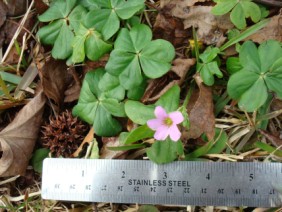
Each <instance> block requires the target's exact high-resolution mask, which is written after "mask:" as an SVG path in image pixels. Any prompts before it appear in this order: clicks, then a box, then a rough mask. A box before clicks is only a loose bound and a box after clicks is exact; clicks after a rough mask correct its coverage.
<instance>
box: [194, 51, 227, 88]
mask: <svg viewBox="0 0 282 212" xmlns="http://www.w3.org/2000/svg"><path fill="white" fill-rule="evenodd" d="M219 53H220V50H219V48H216V47H208V48H207V49H206V50H205V51H204V53H202V54H200V56H199V58H200V60H201V62H198V63H197V71H198V72H200V75H201V78H202V80H203V81H204V83H205V84H206V85H209V86H211V85H213V84H214V75H216V76H217V77H218V78H222V77H223V74H222V72H221V71H220V69H219V67H218V60H217V57H218V54H219Z"/></svg>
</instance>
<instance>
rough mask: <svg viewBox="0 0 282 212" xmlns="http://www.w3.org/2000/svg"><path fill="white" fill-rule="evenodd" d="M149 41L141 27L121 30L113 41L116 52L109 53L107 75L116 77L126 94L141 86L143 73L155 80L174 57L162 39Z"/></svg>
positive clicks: (146, 28)
mask: <svg viewBox="0 0 282 212" xmlns="http://www.w3.org/2000/svg"><path fill="white" fill-rule="evenodd" d="M151 39H152V31H151V29H150V28H149V27H148V26H146V25H143V24H140V25H136V26H134V27H132V29H131V30H130V31H129V30H128V29H125V28H123V29H122V30H121V31H120V33H119V35H118V38H117V40H116V41H115V49H114V50H113V51H112V52H111V55H110V59H109V61H108V63H107V65H106V71H107V72H108V73H110V74H112V75H115V76H118V77H119V81H120V84H121V85H122V86H123V87H124V88H125V89H127V90H129V89H132V88H134V87H135V86H138V85H140V84H141V83H142V82H143V74H142V71H143V72H144V74H145V75H146V76H147V77H148V78H158V77H161V76H163V75H164V74H165V73H167V72H168V71H169V69H170V67H171V61H172V60H173V58H174V56H175V52H174V47H173V46H172V44H171V43H169V42H168V41H165V40H161V39H158V40H154V41H151ZM141 70H142V71H141Z"/></svg>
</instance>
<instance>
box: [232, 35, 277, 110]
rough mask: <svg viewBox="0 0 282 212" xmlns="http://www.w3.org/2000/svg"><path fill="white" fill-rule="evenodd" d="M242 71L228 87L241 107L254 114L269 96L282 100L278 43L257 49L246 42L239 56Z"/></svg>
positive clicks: (266, 44) (267, 42)
mask: <svg viewBox="0 0 282 212" xmlns="http://www.w3.org/2000/svg"><path fill="white" fill-rule="evenodd" d="M239 62H240V66H238V68H240V67H241V69H240V70H237V71H236V73H234V74H232V76H231V77H230V79H229V81H228V84H227V91H228V94H229V95H230V97H231V98H233V99H235V100H238V101H239V102H238V104H239V107H240V108H241V109H243V110H246V111H247V112H254V111H256V110H257V109H258V108H260V107H261V106H262V105H263V104H264V103H265V102H266V100H267V98H268V95H269V92H274V93H276V95H277V96H278V97H279V98H282V89H281V84H282V68H281V67H282V48H281V45H280V43H279V42H278V41H275V40H268V41H266V42H264V43H262V44H261V45H260V46H259V47H258V48H257V47H256V45H255V44H254V43H253V42H251V41H247V42H245V43H244V44H243V45H242V47H241V49H240V53H239Z"/></svg>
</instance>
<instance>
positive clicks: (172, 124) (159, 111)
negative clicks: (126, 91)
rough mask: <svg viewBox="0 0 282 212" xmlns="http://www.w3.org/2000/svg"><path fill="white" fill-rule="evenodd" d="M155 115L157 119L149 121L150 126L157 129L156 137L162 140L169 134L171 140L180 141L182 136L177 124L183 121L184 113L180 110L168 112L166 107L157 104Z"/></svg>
mask: <svg viewBox="0 0 282 212" xmlns="http://www.w3.org/2000/svg"><path fill="white" fill-rule="evenodd" d="M155 116H156V117H157V118H156V119H151V120H149V121H147V125H148V127H149V128H151V129H152V130H154V131H156V132H155V134H154V138H155V139H156V140H161V141H162V140H165V139H166V138H167V137H168V136H169V137H170V138H171V140H173V141H178V140H179V139H180V137H181V133H180V131H179V129H178V127H177V124H180V123H181V122H183V120H184V117H183V115H182V114H181V113H180V112H179V111H174V112H171V113H169V114H167V113H166V111H165V109H164V108H162V107H161V106H157V107H156V109H155Z"/></svg>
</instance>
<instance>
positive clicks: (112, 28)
mask: <svg viewBox="0 0 282 212" xmlns="http://www.w3.org/2000/svg"><path fill="white" fill-rule="evenodd" d="M89 2H91V3H92V4H93V5H95V6H97V7H98V8H97V9H93V10H91V11H90V12H89V13H88V14H87V16H86V19H85V20H86V22H85V23H86V25H87V26H88V27H95V28H96V29H97V30H98V31H100V32H101V33H102V35H103V37H104V38H105V39H106V40H108V39H109V38H110V37H112V36H113V35H114V34H115V33H116V32H117V31H118V29H119V27H120V19H122V20H126V19H129V18H131V17H132V16H133V15H134V14H135V13H136V12H138V11H139V10H141V9H142V8H143V7H144V0H130V1H126V0H89Z"/></svg>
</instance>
